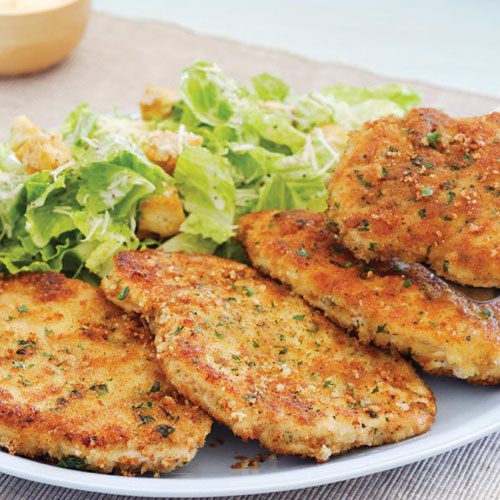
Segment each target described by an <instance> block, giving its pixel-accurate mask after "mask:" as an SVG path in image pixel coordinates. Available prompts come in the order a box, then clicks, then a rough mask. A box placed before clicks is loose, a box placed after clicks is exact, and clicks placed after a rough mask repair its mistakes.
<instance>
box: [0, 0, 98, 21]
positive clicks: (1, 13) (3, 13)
mask: <svg viewBox="0 0 500 500" xmlns="http://www.w3.org/2000/svg"><path fill="white" fill-rule="evenodd" d="M88 1H91V0H64V1H62V2H61V3H60V4H57V5H53V6H51V7H38V8H33V9H20V10H14V9H13V10H7V9H2V8H0V18H2V17H4V18H5V17H23V16H29V15H33V14H42V13H46V12H54V11H57V10H62V9H64V8H66V7H69V6H70V5H72V4H76V3H85V2H88Z"/></svg>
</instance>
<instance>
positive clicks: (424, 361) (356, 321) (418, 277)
mask: <svg viewBox="0 0 500 500" xmlns="http://www.w3.org/2000/svg"><path fill="white" fill-rule="evenodd" d="M238 238H239V239H240V240H241V241H242V242H243V244H244V245H245V247H246V250H247V252H248V255H249V257H250V260H251V262H252V264H253V265H254V266H255V267H256V268H257V269H259V270H261V271H262V272H264V273H266V274H269V275H270V276H271V277H273V278H276V279H278V280H280V281H282V282H283V283H285V284H287V285H289V286H290V287H291V288H292V289H293V290H294V291H295V292H296V293H298V294H300V295H302V297H304V299H306V300H307V301H308V302H309V303H310V304H311V305H313V306H315V307H318V308H319V309H321V310H323V311H324V312H325V314H326V315H327V316H328V317H329V318H330V319H332V320H333V321H335V322H336V323H338V324H339V325H341V326H343V327H344V328H347V329H348V330H350V331H357V332H358V335H359V339H360V340H361V342H362V343H364V344H369V343H370V342H372V343H374V344H376V345H377V346H379V347H381V348H385V349H397V350H398V351H399V352H401V353H403V354H410V355H411V357H412V358H413V359H414V360H415V361H416V362H417V363H418V364H419V365H421V366H422V368H423V369H424V370H425V371H426V372H428V373H432V374H436V375H451V376H454V377H458V378H463V379H467V380H468V381H469V382H471V383H475V384H498V383H499V382H500V324H499V319H500V302H496V303H492V304H489V305H479V304H477V303H475V302H474V301H472V300H471V299H469V298H468V297H465V296H464V295H462V294H460V293H458V292H456V291H455V290H454V289H453V288H451V287H450V286H449V285H448V284H447V283H445V282H444V281H443V280H441V279H440V278H438V277H436V276H435V275H434V274H433V273H432V272H431V271H429V270H428V269H427V268H426V267H425V266H422V265H421V264H409V265H408V264H403V263H402V262H401V261H398V260H397V259H392V260H391V261H388V262H385V263H370V264H366V263H364V262H363V261H361V260H358V259H356V258H355V257H354V256H353V255H352V253H351V252H349V250H347V249H346V248H345V247H344V246H343V245H342V244H341V243H339V241H338V239H337V237H336V236H335V235H334V234H333V233H332V232H331V231H330V230H329V228H328V227H327V226H326V224H325V222H324V218H323V214H320V213H313V212H307V211H302V210H294V211H288V212H279V211H266V212H261V213H253V214H248V215H245V216H243V217H241V218H240V220H239V234H238Z"/></svg>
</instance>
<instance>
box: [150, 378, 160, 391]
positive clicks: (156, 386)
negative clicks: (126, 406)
mask: <svg viewBox="0 0 500 500" xmlns="http://www.w3.org/2000/svg"><path fill="white" fill-rule="evenodd" d="M159 391H160V382H158V380H156V381H155V382H154V384H153V385H152V386H151V389H149V391H148V394H153V393H154V392H159Z"/></svg>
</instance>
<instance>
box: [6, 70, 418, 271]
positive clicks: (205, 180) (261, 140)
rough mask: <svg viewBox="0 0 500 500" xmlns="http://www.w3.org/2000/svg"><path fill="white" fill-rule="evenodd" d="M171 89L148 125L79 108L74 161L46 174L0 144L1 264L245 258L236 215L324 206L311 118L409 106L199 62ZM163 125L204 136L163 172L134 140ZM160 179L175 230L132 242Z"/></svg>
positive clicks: (369, 93)
mask: <svg viewBox="0 0 500 500" xmlns="http://www.w3.org/2000/svg"><path fill="white" fill-rule="evenodd" d="M180 95H181V100H180V101H179V102H178V103H176V105H175V106H174V110H173V113H172V115H171V116H169V117H167V118H166V119H164V120H162V121H159V122H156V121H148V122H145V121H143V120H142V119H141V118H139V117H136V116H118V115H116V114H115V115H114V116H100V115H99V114H97V113H95V112H93V111H92V110H90V109H89V108H88V107H87V106H86V105H82V106H79V107H78V108H76V109H75V110H74V111H73V112H72V113H70V115H69V116H68V118H67V119H66V121H65V122H64V124H63V126H62V128H61V130H60V131H61V134H62V136H63V139H64V140H65V142H66V143H67V144H68V145H69V146H70V147H71V148H72V153H73V158H74V163H73V164H71V165H69V166H65V167H64V168H63V169H57V170H55V171H52V172H49V171H43V172H38V173H35V174H32V175H27V174H26V173H25V172H24V168H23V166H22V165H21V163H20V162H19V160H18V159H17V157H16V155H15V154H14V153H13V152H12V151H11V149H10V147H9V146H8V144H0V272H8V273H15V272H19V271H47V270H54V271H62V272H64V273H66V274H68V275H70V276H86V277H87V278H88V277H89V276H91V275H92V274H93V275H98V276H103V275H105V274H106V273H107V271H108V270H109V268H110V266H111V259H112V257H113V255H114V254H116V253H117V252H119V251H120V250H122V249H140V248H144V247H148V246H153V247H154V246H158V245H161V248H162V249H163V250H165V251H171V252H174V251H183V252H188V253H215V254H217V255H220V256H223V257H225V258H235V259H238V260H241V261H244V260H245V258H246V257H245V254H244V251H243V250H242V247H241V245H239V244H237V243H235V242H234V240H233V239H232V236H233V235H234V232H235V224H236V222H237V219H238V217H240V216H241V215H243V214H245V213H248V212H252V211H257V210H264V209H280V210H289V209H308V210H324V209H325V207H326V199H327V191H326V188H325V182H326V180H327V179H328V176H329V175H330V174H331V171H332V169H333V168H335V165H336V164H337V162H338V160H339V154H338V153H337V152H336V151H335V147H334V146H330V145H329V144H328V143H327V141H326V140H325V137H324V136H323V132H322V131H321V129H320V128H317V126H318V125H321V124H326V123H334V124H336V125H337V126H338V127H340V129H341V130H343V133H344V132H345V133H347V132H349V131H351V130H353V129H356V128H358V127H360V126H361V124H362V123H363V122H364V121H367V120H374V119H378V118H380V117H381V116H385V115H388V114H395V115H398V116H400V115H402V114H403V113H405V112H406V111H407V110H408V109H410V108H411V107H413V106H416V105H418V104H419V103H420V97H419V96H418V94H417V93H416V92H415V91H413V90H412V89H410V88H409V87H407V86H405V85H398V84H394V85H383V86H379V87H371V88H355V87H351V86H346V85H337V86H333V87H329V88H327V89H324V90H322V91H316V92H312V93H309V94H305V95H297V94H294V93H293V91H292V90H291V89H290V87H289V86H288V85H287V84H286V83H285V82H283V81H282V80H280V79H278V78H276V77H274V76H271V75H269V74H265V73H263V74H260V75H257V76H255V77H253V78H252V79H251V84H250V85H249V86H244V85H241V84H239V83H237V82H235V81H234V80H232V79H231V78H229V77H228V76H226V75H224V74H223V73H222V71H221V70H220V68H218V67H217V66H216V65H214V64H210V63H205V62H198V63H195V64H194V65H192V66H191V67H189V68H187V69H186V70H184V71H183V72H182V75H181V84H180ZM270 101H273V102H272V103H271V102H270ZM162 129H164V130H170V131H173V132H175V131H178V132H179V134H180V136H182V134H183V133H184V132H185V131H187V132H191V133H194V134H198V135H200V136H202V138H203V145H202V146H197V147H190V146H184V148H183V150H182V152H181V154H180V156H179V158H178V160H177V165H176V167H175V172H174V174H173V177H172V176H170V175H168V174H167V173H166V172H165V171H164V170H163V169H162V168H160V167H159V166H158V165H156V164H154V163H152V162H151V161H150V160H149V159H148V158H147V156H146V155H145V153H144V152H143V149H142V148H143V146H144V144H145V143H146V142H147V140H148V137H149V134H150V133H151V131H153V130H162ZM166 185H175V186H176V187H177V190H178V192H179V195H180V198H181V202H182V205H183V208H184V211H185V213H186V219H185V221H184V223H183V224H182V226H181V228H180V229H181V230H180V233H179V234H177V235H174V236H173V237H171V238H169V239H167V240H166V241H165V242H162V241H159V240H158V239H148V240H143V241H140V240H139V239H138V238H137V236H136V234H135V231H136V226H137V219H138V217H140V215H141V213H140V207H141V205H142V202H143V201H144V200H146V199H148V198H150V197H151V196H154V195H158V194H160V193H162V192H163V191H164V190H165V187H166Z"/></svg>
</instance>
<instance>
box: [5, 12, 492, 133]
mask: <svg viewBox="0 0 500 500" xmlns="http://www.w3.org/2000/svg"><path fill="white" fill-rule="evenodd" d="M196 60H206V61H215V62H217V63H218V64H219V66H221V67H222V68H223V69H224V71H226V72H227V73H228V74H229V75H231V76H233V77H234V78H236V79H238V80H240V81H246V80H247V79H248V78H249V77H250V76H252V75H255V74H256V73H260V72H262V71H266V72H269V73H272V74H275V75H277V76H279V77H282V78H284V79H285V80H286V81H287V82H290V83H291V84H292V86H293V87H294V88H295V89H296V91H297V92H305V91H310V90H313V89H319V88H322V87H325V86H328V85H332V84H337V83H345V84H352V85H360V86H365V85H377V84H381V83H387V82H393V81H394V80H395V79H394V78H387V77H383V76H379V75H376V74H373V73H370V72H368V71H365V70H361V69H357V68H352V67H350V66H346V65H342V64H336V63H327V64H325V63H319V62H314V61H310V60H307V59H304V58H301V57H297V56H295V55H292V54H288V53H285V52H281V51H275V50H269V49H263V48H257V47H251V46H248V45H243V44H240V43H235V42H230V41H228V40H225V39H219V38H215V37H210V36H204V35H198V34H194V33H192V32H190V31H188V30H185V29H183V28H179V27H177V26H175V25H171V24H165V23H157V22H153V21H149V22H148V21H146V22H145V21H132V20H125V19H119V18H116V17H112V16H109V15H104V14H94V15H93V16H92V18H91V21H90V25H89V29H88V31H87V34H86V36H85V38H84V40H83V43H82V44H81V45H80V46H79V48H78V49H77V50H76V51H75V52H74V53H73V54H72V55H71V56H70V57H69V58H68V59H67V60H65V61H64V62H62V63H61V64H59V65H58V66H56V67H55V68H52V69H50V70H47V71H45V72H42V73H39V74H35V75H31V76H27V77H23V78H12V79H0V113H1V114H0V116H1V117H2V120H1V122H0V140H6V139H7V137H8V131H9V129H10V126H11V123H12V120H13V118H14V117H15V116H16V115H18V114H27V115H29V116H30V117H31V118H32V120H34V121H35V122H36V123H38V124H40V126H42V127H50V126H54V125H56V124H59V123H60V122H61V120H62V119H63V118H64V117H65V116H66V114H67V113H68V112H69V111H70V110H71V109H72V108H73V107H75V106H77V105H78V104H81V103H83V102H87V103H89V104H90V105H91V106H92V107H93V108H95V109H96V110H97V111H100V112H109V111H111V110H112V109H113V106H117V108H118V109H126V110H128V109H131V108H134V107H136V106H137V103H138V100H139V98H140V96H141V94H142V92H143V90H144V88H145V86H146V85H147V84H148V83H149V82H155V83H157V84H170V85H174V86H177V84H178V81H179V74H180V71H181V70H182V69H183V68H185V67H187V66H189V65H190V64H192V63H193V62H194V61H196ZM443 64H446V62H445V61H444V62H443ZM408 83H410V84H411V85H414V86H415V87H416V88H417V89H418V90H420V91H421V92H422V94H423V97H424V102H425V104H426V105H429V106H436V107H441V108H443V109H445V110H446V111H448V112H449V113H450V114H455V115H461V116H465V115H474V114H481V113H487V112H489V111H490V110H492V109H493V108H495V107H496V106H499V105H500V99H495V98H491V97H485V96H478V95H474V94H468V93H466V92H460V91H454V90H450V89H446V88H443V87H438V86H433V85H428V84H424V83H417V82H408Z"/></svg>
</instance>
